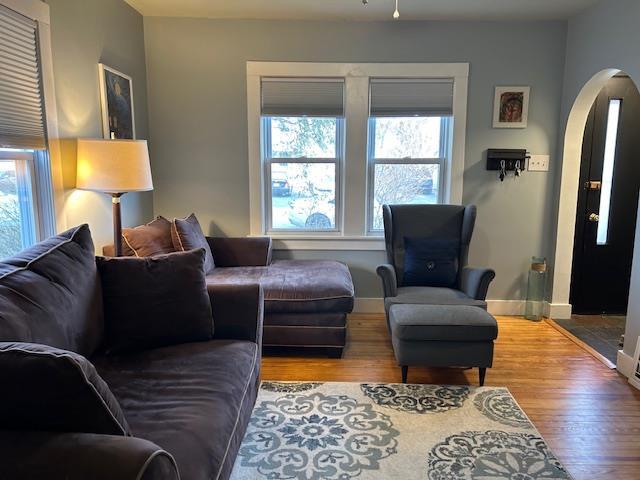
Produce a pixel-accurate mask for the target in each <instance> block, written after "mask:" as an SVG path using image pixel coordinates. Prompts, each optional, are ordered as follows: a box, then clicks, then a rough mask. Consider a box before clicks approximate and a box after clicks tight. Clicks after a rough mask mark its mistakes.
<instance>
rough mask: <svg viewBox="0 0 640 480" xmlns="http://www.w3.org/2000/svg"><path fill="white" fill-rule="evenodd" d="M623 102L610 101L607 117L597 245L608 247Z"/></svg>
mask: <svg viewBox="0 0 640 480" xmlns="http://www.w3.org/2000/svg"><path fill="white" fill-rule="evenodd" d="M621 107H622V100H621V99H619V98H614V99H611V100H609V113H608V116H607V134H606V137H605V146H604V165H603V167H602V185H601V189H600V209H599V211H598V216H599V217H600V218H599V220H598V231H597V233H596V243H597V244H598V245H606V244H607V242H608V240H609V213H610V212H611V189H612V188H613V167H614V165H615V161H616V146H617V144H618V127H619V124H620V108H621Z"/></svg>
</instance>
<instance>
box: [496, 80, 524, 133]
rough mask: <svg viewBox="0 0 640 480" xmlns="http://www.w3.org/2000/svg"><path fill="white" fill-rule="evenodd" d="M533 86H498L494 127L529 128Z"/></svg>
mask: <svg viewBox="0 0 640 480" xmlns="http://www.w3.org/2000/svg"><path fill="white" fill-rule="evenodd" d="M530 93H531V87H496V93H495V98H494V103H493V128H527V121H528V119H529V94H530Z"/></svg>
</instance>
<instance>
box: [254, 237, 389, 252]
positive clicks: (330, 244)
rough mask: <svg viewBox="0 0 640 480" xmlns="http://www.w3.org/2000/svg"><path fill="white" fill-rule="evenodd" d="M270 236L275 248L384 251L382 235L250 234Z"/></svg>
mask: <svg viewBox="0 0 640 480" xmlns="http://www.w3.org/2000/svg"><path fill="white" fill-rule="evenodd" d="M250 236H252V237H256V236H257V237H264V236H270V237H271V239H272V240H273V249H274V250H356V251H384V249H385V248H384V237H382V236H366V237H365V236H356V237H341V236H337V235H333V236H328V235H327V236H318V235H316V236H301V235H250Z"/></svg>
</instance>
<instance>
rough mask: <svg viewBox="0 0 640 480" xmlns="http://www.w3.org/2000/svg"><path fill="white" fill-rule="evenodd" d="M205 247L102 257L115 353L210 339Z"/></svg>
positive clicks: (108, 339) (110, 349) (109, 347)
mask: <svg viewBox="0 0 640 480" xmlns="http://www.w3.org/2000/svg"><path fill="white" fill-rule="evenodd" d="M204 258H205V252H204V250H203V249H198V250H190V251H188V252H180V253H170V254H167V255H160V256H156V257H147V258H135V257H121V258H113V257H98V258H97V263H98V270H99V271H100V276H101V278H102V285H103V292H104V310H105V330H106V342H105V344H106V348H107V351H108V352H110V353H116V352H122V351H135V350H145V349H148V348H154V347H160V346H164V345H175V344H179V343H184V342H197V341H203V340H209V339H211V337H212V336H213V318H212V314H211V303H210V301H209V295H208V293H207V286H206V283H205V277H204Z"/></svg>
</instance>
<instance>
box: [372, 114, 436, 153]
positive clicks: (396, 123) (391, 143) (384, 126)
mask: <svg viewBox="0 0 640 480" xmlns="http://www.w3.org/2000/svg"><path fill="white" fill-rule="evenodd" d="M441 120H442V119H441V117H389V118H387V117H376V118H374V121H375V139H374V142H375V143H374V152H373V157H374V158H407V157H410V158H440V157H441V156H442V155H441V152H440V126H441Z"/></svg>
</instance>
